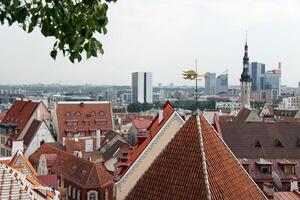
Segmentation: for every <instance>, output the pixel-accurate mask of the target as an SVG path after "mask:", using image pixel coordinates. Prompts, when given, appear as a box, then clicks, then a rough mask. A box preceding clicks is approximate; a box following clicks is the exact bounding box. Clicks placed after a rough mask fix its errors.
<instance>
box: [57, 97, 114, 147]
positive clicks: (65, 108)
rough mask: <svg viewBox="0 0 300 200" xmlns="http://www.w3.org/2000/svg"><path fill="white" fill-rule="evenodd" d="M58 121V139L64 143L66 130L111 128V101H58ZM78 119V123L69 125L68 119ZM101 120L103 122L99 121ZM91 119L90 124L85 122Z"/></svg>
mask: <svg viewBox="0 0 300 200" xmlns="http://www.w3.org/2000/svg"><path fill="white" fill-rule="evenodd" d="M56 114H57V121H58V129H59V135H58V136H59V138H58V141H59V142H61V143H62V137H65V136H66V131H67V130H68V129H72V130H73V131H74V132H78V131H81V130H82V129H85V130H88V129H98V130H102V131H103V130H111V129H113V124H112V110H111V105H110V103H109V102H58V104H57V109H56ZM70 120H71V121H74V120H75V121H78V125H75V126H68V125H67V122H68V121H70ZM99 120H100V122H101V123H99ZM86 121H89V122H90V124H89V125H85V122H86Z"/></svg>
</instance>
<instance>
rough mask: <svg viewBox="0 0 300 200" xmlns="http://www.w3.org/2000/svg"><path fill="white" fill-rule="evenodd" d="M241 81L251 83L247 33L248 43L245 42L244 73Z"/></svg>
mask: <svg viewBox="0 0 300 200" xmlns="http://www.w3.org/2000/svg"><path fill="white" fill-rule="evenodd" d="M240 81H241V82H251V77H250V73H249V57H248V43H247V32H246V41H245V47H244V57H243V73H242V75H241V78H240Z"/></svg>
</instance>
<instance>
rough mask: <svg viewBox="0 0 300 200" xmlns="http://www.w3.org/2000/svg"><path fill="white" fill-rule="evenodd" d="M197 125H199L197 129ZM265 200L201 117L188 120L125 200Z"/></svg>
mask: <svg viewBox="0 0 300 200" xmlns="http://www.w3.org/2000/svg"><path fill="white" fill-rule="evenodd" d="M197 123H200V125H199V126H198V125H197ZM209 196H210V197H211V199H216V200H222V199H223V200H225V199H230V200H238V199H239V200H240V199H245V200H248V199H249V200H250V199H253V200H254V199H255V200H258V199H266V198H265V196H264V195H263V193H262V192H261V191H260V190H259V189H258V187H257V186H256V184H255V183H254V182H253V181H252V180H251V178H250V177H249V176H248V175H247V173H246V171H245V170H244V169H243V168H242V166H241V165H240V164H239V162H238V161H237V159H236V158H235V157H234V155H233V154H232V153H231V151H230V150H229V148H228V147H227V146H226V145H225V144H224V142H223V140H222V139H221V138H220V137H219V136H218V135H217V133H216V132H215V130H214V129H213V127H212V126H211V125H210V124H209V123H208V122H207V120H206V119H205V118H204V117H200V118H198V119H197V117H196V116H193V117H191V118H190V119H189V120H188V121H187V122H186V123H185V125H184V126H183V127H182V128H181V129H180V130H179V131H178V132H177V133H176V135H175V137H174V138H173V139H172V140H171V141H170V143H169V144H168V145H167V147H166V148H165V150H164V151H163V152H162V153H161V154H160V155H159V156H158V157H157V158H156V160H155V161H154V162H153V163H152V165H151V166H150V168H149V169H148V170H147V171H146V172H145V173H144V175H143V176H142V177H141V178H140V180H138V182H137V184H136V185H135V187H134V188H133V189H132V190H131V192H130V193H129V195H128V196H127V198H126V199H128V200H135V199H137V200H140V199H157V200H159V199H168V200H172V199H193V200H196V199H199V200H200V199H201V200H202V199H208V197H209Z"/></svg>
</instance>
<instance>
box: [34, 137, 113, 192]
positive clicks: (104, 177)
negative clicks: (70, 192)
mask: <svg viewBox="0 0 300 200" xmlns="http://www.w3.org/2000/svg"><path fill="white" fill-rule="evenodd" d="M42 154H56V155H57V159H56V161H55V163H54V166H53V167H51V168H50V171H51V172H53V173H55V174H58V175H61V176H63V177H64V178H66V179H68V180H69V181H72V182H74V183H76V184H78V185H80V186H82V187H83V188H99V187H104V186H106V185H109V184H113V176H112V175H111V174H110V173H109V172H107V171H106V170H105V167H104V166H103V165H102V164H101V163H100V164H96V163H93V162H90V161H87V160H85V159H83V158H79V157H77V156H74V155H72V154H69V153H67V152H65V151H64V150H62V149H61V148H57V143H45V144H43V145H42V146H41V147H40V148H39V149H38V150H37V151H36V152H34V153H33V154H32V155H31V156H30V157H29V160H30V162H31V163H33V165H35V166H37V164H38V162H39V158H40V156H41V155H42Z"/></svg>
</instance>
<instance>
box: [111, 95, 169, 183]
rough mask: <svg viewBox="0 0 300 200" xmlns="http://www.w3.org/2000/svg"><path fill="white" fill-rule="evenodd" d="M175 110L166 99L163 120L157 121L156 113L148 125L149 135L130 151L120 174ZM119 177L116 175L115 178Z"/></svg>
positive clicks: (127, 167)
mask: <svg viewBox="0 0 300 200" xmlns="http://www.w3.org/2000/svg"><path fill="white" fill-rule="evenodd" d="M174 112H175V109H174V107H173V105H172V104H171V102H170V101H167V102H166V103H165V104H164V106H163V120H162V121H161V122H159V118H158V115H157V116H156V117H155V118H154V120H153V121H152V122H151V124H150V125H149V127H148V131H149V135H148V136H147V138H146V139H145V140H144V141H143V142H142V143H141V145H139V146H138V147H136V148H135V149H133V150H132V151H131V152H130V155H129V157H128V161H127V164H126V169H125V170H124V169H122V170H120V171H121V174H119V175H120V176H122V175H124V174H125V172H126V171H127V170H128V169H129V167H130V166H131V164H132V163H133V162H134V161H135V160H136V159H137V158H138V157H139V155H140V154H141V153H142V152H143V151H144V149H145V148H146V147H147V146H148V144H149V143H150V142H151V140H152V138H153V137H154V136H155V135H156V134H157V133H158V132H159V130H160V129H161V128H162V127H163V126H164V124H165V123H166V122H167V121H168V119H169V118H170V117H171V116H172V114H173V113H174ZM118 178H120V177H119V176H117V179H118Z"/></svg>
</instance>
